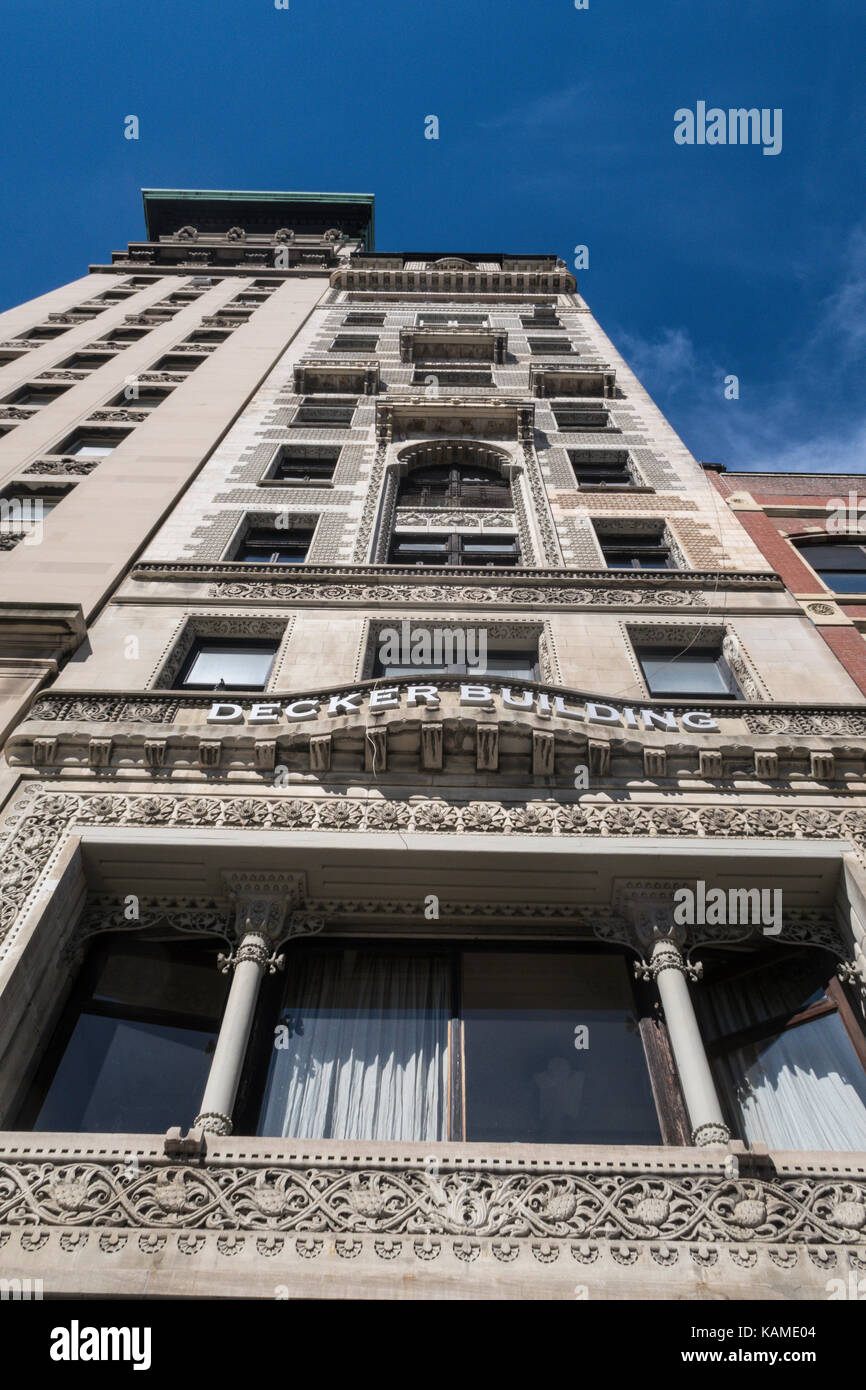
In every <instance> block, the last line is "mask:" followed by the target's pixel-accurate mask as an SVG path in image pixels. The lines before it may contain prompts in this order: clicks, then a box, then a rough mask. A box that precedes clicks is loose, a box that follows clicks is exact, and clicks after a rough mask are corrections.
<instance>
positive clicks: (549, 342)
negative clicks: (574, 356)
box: [526, 338, 574, 357]
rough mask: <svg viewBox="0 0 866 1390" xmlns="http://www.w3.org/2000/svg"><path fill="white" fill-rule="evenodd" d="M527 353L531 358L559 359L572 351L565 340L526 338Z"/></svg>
mask: <svg viewBox="0 0 866 1390" xmlns="http://www.w3.org/2000/svg"><path fill="white" fill-rule="evenodd" d="M526 341H527V343H528V344H529V351H530V352H531V353H532V356H533V357H559V356H560V355H561V354H562V353H564V352H565V353H568V352H573V351H574V349H573V348H572V346H571V343H570V342H569V341H568V339H567V338H527V340H526Z"/></svg>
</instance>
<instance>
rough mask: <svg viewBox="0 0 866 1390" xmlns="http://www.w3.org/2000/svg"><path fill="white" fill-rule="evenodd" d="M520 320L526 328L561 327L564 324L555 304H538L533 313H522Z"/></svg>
mask: <svg viewBox="0 0 866 1390" xmlns="http://www.w3.org/2000/svg"><path fill="white" fill-rule="evenodd" d="M520 322H521V325H522V326H523V327H524V328H561V327H562V324H561V323H560V321H559V319H558V318H557V317H556V308H555V306H554V305H552V304H551V305H550V307H549V308H548V307H547V306H542V305H541V304H537V305H536V307H535V309H534V311H533V312H532V313H531V314H521V315H520Z"/></svg>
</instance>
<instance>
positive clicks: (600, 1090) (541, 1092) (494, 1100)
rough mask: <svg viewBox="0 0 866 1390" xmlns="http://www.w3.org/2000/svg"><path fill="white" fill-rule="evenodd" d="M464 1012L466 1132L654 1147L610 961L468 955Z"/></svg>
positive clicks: (623, 976) (626, 1014)
mask: <svg viewBox="0 0 866 1390" xmlns="http://www.w3.org/2000/svg"><path fill="white" fill-rule="evenodd" d="M463 1018H464V1028H465V1047H466V1138H467V1139H469V1140H480V1141H482V1142H485V1143H497V1142H501V1143H520V1142H523V1143H536V1144H658V1143H660V1141H661V1135H660V1132H659V1125H658V1118H657V1115H656V1109H655V1105H654V1102H653V1095H652V1089H651V1086H650V1079H649V1073H648V1070H647V1064H646V1058H645V1054H644V1051H643V1044H642V1042H641V1037H640V1030H639V1026H638V1019H637V1015H636V1011H635V1004H634V999H633V996H632V990H631V982H630V980H629V977H628V973H627V971H626V967H625V963H624V961H623V960H622V959H621V958H620V957H618V956H602V955H589V954H585V955H584V954H581V955H577V954H574V955H571V954H566V953H562V952H529V951H520V952H517V951H515V952H502V953H490V952H486V951H485V952H481V951H479V952H472V951H467V952H466V953H465V954H464V957H463ZM579 1028H586V1029H587V1034H586V1036H585V1038H584V1039H582V1040H583V1041H585V1042H586V1044H587V1045H586V1046H585V1047H583V1048H581V1049H578V1048H577V1047H576V1045H575V1043H576V1040H578V1036H579V1035H578V1032H577V1030H578V1029H579Z"/></svg>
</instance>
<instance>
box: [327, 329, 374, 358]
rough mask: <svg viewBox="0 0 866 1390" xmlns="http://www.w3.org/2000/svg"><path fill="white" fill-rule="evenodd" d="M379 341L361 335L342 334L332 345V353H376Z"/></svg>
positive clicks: (372, 337)
mask: <svg viewBox="0 0 866 1390" xmlns="http://www.w3.org/2000/svg"><path fill="white" fill-rule="evenodd" d="M378 341H379V339H378V338H377V337H375V336H369V337H368V336H366V335H365V334H360V333H341V334H338V336H337V337H336V338H335V339H334V341H333V342H332V344H331V352H361V353H364V352H375V351H376V344H377V343H378Z"/></svg>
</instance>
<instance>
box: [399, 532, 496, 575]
mask: <svg viewBox="0 0 866 1390" xmlns="http://www.w3.org/2000/svg"><path fill="white" fill-rule="evenodd" d="M389 560H390V563H391V564H394V565H449V566H455V565H483V566H486V567H488V568H489V567H491V566H499V565H503V566H506V567H508V568H513V567H514V566H516V565H519V564H520V547H519V544H518V540H517V537H516V536H511V535H501V536H497V535H490V534H487V535H482V534H481V533H480V532H469V531H467V532H458V531H454V532H451V533H450V534H443V533H442V532H437V531H431V532H418V533H415V532H403V531H398V532H396V533H395V534H394V536H393V538H392V541H391V553H390V556H389Z"/></svg>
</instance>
